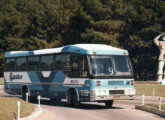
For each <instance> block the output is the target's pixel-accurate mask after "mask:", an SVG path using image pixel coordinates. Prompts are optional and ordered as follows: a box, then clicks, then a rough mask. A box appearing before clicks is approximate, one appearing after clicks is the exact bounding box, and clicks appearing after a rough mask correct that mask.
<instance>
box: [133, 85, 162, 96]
mask: <svg viewBox="0 0 165 120" xmlns="http://www.w3.org/2000/svg"><path fill="white" fill-rule="evenodd" d="M135 89H136V94H137V95H142V94H144V95H148V96H152V95H153V90H155V96H161V97H165V85H160V84H135Z"/></svg>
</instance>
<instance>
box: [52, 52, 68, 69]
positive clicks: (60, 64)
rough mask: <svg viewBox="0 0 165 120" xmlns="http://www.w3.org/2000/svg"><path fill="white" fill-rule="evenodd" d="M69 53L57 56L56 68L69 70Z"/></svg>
mask: <svg viewBox="0 0 165 120" xmlns="http://www.w3.org/2000/svg"><path fill="white" fill-rule="evenodd" d="M69 59H70V55H69V54H61V55H56V57H55V69H56V70H69V69H70V65H69Z"/></svg>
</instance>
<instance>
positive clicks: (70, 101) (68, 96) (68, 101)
mask: <svg viewBox="0 0 165 120" xmlns="http://www.w3.org/2000/svg"><path fill="white" fill-rule="evenodd" d="M72 98H73V92H72V90H69V91H68V94H67V105H68V106H72Z"/></svg>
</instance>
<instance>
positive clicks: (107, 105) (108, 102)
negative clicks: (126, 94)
mask: <svg viewBox="0 0 165 120" xmlns="http://www.w3.org/2000/svg"><path fill="white" fill-rule="evenodd" d="M104 103H105V106H106V108H112V105H113V100H109V101H105V102H104Z"/></svg>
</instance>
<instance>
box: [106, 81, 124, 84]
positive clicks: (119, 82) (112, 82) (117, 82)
mask: <svg viewBox="0 0 165 120" xmlns="http://www.w3.org/2000/svg"><path fill="white" fill-rule="evenodd" d="M108 85H124V81H108Z"/></svg>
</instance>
